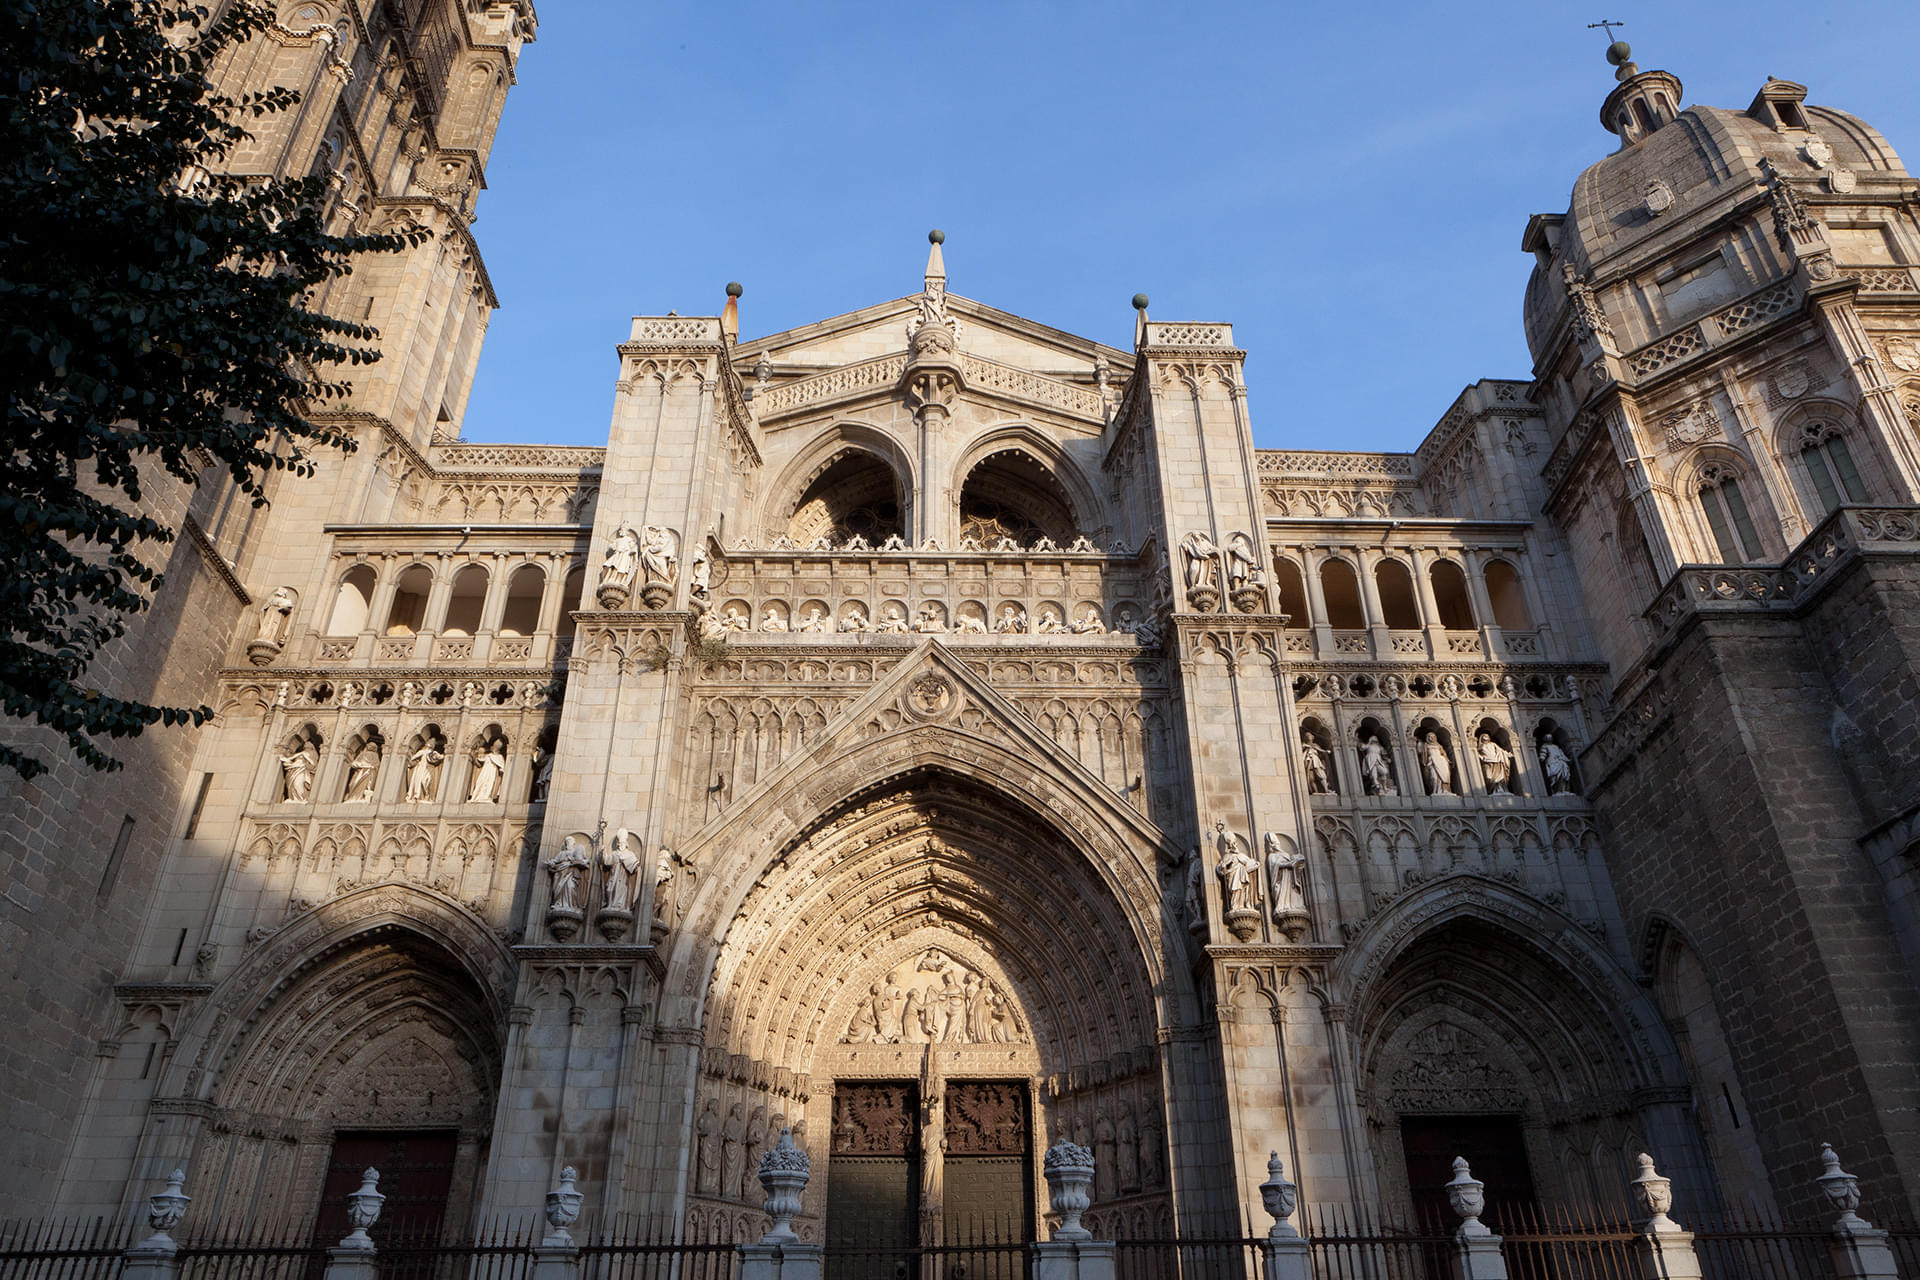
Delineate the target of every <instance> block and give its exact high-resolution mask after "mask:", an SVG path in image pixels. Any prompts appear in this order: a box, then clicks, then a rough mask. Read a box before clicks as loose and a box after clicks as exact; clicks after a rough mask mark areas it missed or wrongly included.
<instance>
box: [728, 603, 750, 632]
mask: <svg viewBox="0 0 1920 1280" xmlns="http://www.w3.org/2000/svg"><path fill="white" fill-rule="evenodd" d="M720 625H721V626H722V627H723V628H725V629H726V630H728V631H745V630H746V629H747V628H748V627H750V626H752V625H753V623H752V621H751V620H750V619H749V618H748V617H747V613H746V610H744V609H742V608H741V607H740V606H739V605H737V604H730V605H728V606H727V610H726V612H725V613H724V614H722V615H721V617H720Z"/></svg>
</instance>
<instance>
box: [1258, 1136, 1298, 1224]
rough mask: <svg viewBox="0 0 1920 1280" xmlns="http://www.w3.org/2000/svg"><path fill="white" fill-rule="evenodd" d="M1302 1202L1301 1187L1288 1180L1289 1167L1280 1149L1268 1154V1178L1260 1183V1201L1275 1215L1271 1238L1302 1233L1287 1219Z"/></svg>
mask: <svg viewBox="0 0 1920 1280" xmlns="http://www.w3.org/2000/svg"><path fill="white" fill-rule="evenodd" d="M1299 1202H1300V1189H1299V1188H1298V1187H1297V1186H1295V1185H1294V1184H1293V1183H1291V1182H1289V1181H1287V1167H1286V1165H1285V1164H1283V1163H1281V1160H1280V1153H1279V1152H1278V1151H1274V1152H1269V1153H1268V1155H1267V1180H1266V1181H1265V1182H1263V1183H1261V1184H1260V1203H1261V1205H1262V1206H1264V1207H1265V1208H1266V1211H1267V1212H1268V1213H1269V1214H1270V1215H1272V1217H1273V1229H1272V1230H1270V1231H1268V1232H1267V1236H1268V1238H1269V1239H1273V1240H1280V1239H1285V1238H1287V1237H1290V1236H1297V1235H1299V1234H1300V1233H1299V1232H1298V1231H1295V1230H1294V1229H1293V1224H1292V1223H1291V1222H1288V1221H1287V1219H1288V1218H1291V1217H1292V1216H1293V1211H1294V1209H1295V1207H1297V1206H1298V1204H1299Z"/></svg>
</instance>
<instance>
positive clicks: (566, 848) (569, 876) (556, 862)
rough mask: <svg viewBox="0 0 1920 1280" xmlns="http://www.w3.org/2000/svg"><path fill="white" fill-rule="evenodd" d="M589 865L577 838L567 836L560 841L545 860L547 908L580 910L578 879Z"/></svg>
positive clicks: (588, 860) (576, 911)
mask: <svg viewBox="0 0 1920 1280" xmlns="http://www.w3.org/2000/svg"><path fill="white" fill-rule="evenodd" d="M590 865H591V860H590V859H589V858H588V857H587V851H586V850H585V849H584V848H582V847H581V845H580V842H579V841H578V840H576V839H574V838H573V837H572V836H568V837H567V838H566V839H564V840H562V841H561V842H560V848H559V849H558V850H556V851H555V853H554V855H553V856H552V857H551V858H548V859H547V861H546V868H547V907H548V909H549V910H551V911H571V912H574V913H576V914H578V913H579V912H580V910H581V905H580V881H581V879H582V878H583V877H584V876H585V875H586V871H587V867H588V866H590Z"/></svg>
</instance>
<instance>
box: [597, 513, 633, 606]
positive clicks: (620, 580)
mask: <svg viewBox="0 0 1920 1280" xmlns="http://www.w3.org/2000/svg"><path fill="white" fill-rule="evenodd" d="M639 564H640V535H639V534H637V533H635V532H634V531H633V526H631V525H628V524H624V523H623V524H621V525H620V526H619V527H618V528H616V529H615V530H614V531H613V536H612V537H610V538H608V539H607V551H606V555H605V557H604V558H603V559H602V560H601V561H600V590H601V591H617V592H619V593H620V594H621V595H622V596H623V597H624V595H625V594H626V592H627V590H628V589H629V588H631V587H632V586H633V574H634V570H635V569H637V568H638V567H639Z"/></svg>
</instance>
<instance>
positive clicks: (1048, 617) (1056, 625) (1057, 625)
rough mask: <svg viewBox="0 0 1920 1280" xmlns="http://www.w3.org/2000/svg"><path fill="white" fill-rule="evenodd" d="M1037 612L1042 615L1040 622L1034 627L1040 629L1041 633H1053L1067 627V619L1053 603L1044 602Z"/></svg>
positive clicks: (1036, 629)
mask: <svg viewBox="0 0 1920 1280" xmlns="http://www.w3.org/2000/svg"><path fill="white" fill-rule="evenodd" d="M1037 612H1038V613H1039V615H1040V621H1039V624H1038V625H1037V626H1035V627H1034V630H1035V631H1038V632H1039V633H1040V634H1041V635H1043V636H1047V635H1053V634H1054V633H1056V632H1061V631H1065V630H1066V629H1067V620H1066V619H1065V618H1063V617H1061V616H1060V613H1059V611H1058V610H1057V609H1055V608H1054V607H1053V606H1052V605H1046V604H1043V605H1041V606H1040V608H1039V610H1038V611H1037Z"/></svg>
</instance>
